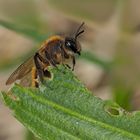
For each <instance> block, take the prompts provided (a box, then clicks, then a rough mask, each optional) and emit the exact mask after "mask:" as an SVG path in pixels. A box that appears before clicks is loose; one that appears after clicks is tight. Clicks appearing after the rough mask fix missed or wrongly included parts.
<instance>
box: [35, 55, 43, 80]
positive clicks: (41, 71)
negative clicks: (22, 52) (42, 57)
mask: <svg viewBox="0 0 140 140" xmlns="http://www.w3.org/2000/svg"><path fill="white" fill-rule="evenodd" d="M34 62H35V66H36V69H37V74H38V76H39V79H40V81H41V82H42V83H43V77H44V73H43V70H42V67H41V64H40V62H39V54H38V53H36V54H35V56H34Z"/></svg>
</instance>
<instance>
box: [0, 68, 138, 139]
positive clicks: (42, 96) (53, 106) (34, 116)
mask: <svg viewBox="0 0 140 140" xmlns="http://www.w3.org/2000/svg"><path fill="white" fill-rule="evenodd" d="M50 71H51V72H52V73H53V78H52V79H51V80H46V81H45V83H44V85H41V86H40V88H39V89H34V88H23V87H21V86H19V85H14V87H13V88H12V93H13V95H14V96H16V100H15V99H13V98H11V97H10V96H8V95H7V94H6V93H3V98H4V101H5V103H6V104H7V105H8V106H9V107H10V108H11V109H12V110H13V112H14V115H15V116H16V118H17V119H18V120H19V121H20V122H21V123H23V124H24V125H25V127H27V128H28V129H30V130H31V131H32V132H33V133H34V134H35V135H36V136H38V137H40V138H41V139H42V140H48V139H57V140H59V139H60V140H62V139H66V140H80V139H81V140H93V139H96V140H112V139H113V140H139V139H140V112H135V113H128V112H126V111H125V110H123V109H122V108H120V107H119V106H118V105H117V104H115V103H112V102H109V101H102V100H101V99H99V98H97V97H95V96H93V95H92V94H91V92H90V91H88V90H87V89H86V88H85V86H84V85H83V84H82V83H81V82H80V81H79V80H77V78H76V77H75V76H74V75H73V73H72V72H71V70H69V69H66V68H64V67H62V66H59V67H58V69H57V68H50Z"/></svg>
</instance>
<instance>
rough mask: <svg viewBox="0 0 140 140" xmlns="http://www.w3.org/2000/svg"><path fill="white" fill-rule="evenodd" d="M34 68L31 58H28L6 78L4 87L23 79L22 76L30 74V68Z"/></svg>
mask: <svg viewBox="0 0 140 140" xmlns="http://www.w3.org/2000/svg"><path fill="white" fill-rule="evenodd" d="M33 66H34V61H33V57H31V58H29V59H28V60H27V61H25V62H24V63H23V64H21V65H20V66H19V67H18V68H17V69H16V70H15V71H14V72H13V73H12V74H11V75H10V77H9V78H8V80H7V81H6V85H9V84H12V83H13V82H15V81H16V80H20V79H23V77H24V76H26V75H28V73H30V72H31V70H32V67H33Z"/></svg>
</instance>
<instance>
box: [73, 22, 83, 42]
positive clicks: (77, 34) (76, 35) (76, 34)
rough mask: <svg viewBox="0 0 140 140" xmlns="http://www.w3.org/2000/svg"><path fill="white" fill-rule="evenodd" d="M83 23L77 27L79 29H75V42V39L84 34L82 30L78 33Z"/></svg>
mask: <svg viewBox="0 0 140 140" xmlns="http://www.w3.org/2000/svg"><path fill="white" fill-rule="evenodd" d="M84 24H85V23H84V22H82V24H81V25H80V26H79V28H78V29H77V31H76V33H75V40H76V39H77V37H78V36H79V35H80V34H82V33H83V32H84V30H82V31H80V29H81V28H82V27H83V26H84Z"/></svg>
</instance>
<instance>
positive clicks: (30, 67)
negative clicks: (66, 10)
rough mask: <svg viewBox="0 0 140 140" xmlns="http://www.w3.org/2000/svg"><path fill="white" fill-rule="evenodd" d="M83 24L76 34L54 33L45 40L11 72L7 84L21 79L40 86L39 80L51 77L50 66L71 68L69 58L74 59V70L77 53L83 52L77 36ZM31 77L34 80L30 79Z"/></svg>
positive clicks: (81, 31)
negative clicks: (67, 61) (68, 62)
mask: <svg viewBox="0 0 140 140" xmlns="http://www.w3.org/2000/svg"><path fill="white" fill-rule="evenodd" d="M83 25H84V23H82V24H81V25H80V26H79V27H78V29H77V31H76V33H75V34H74V36H64V35H54V36H52V37H50V38H49V39H47V40H46V41H44V43H43V44H42V45H41V47H40V49H39V50H38V51H37V52H36V53H35V54H34V56H32V57H30V58H29V59H28V60H27V61H25V62H24V63H23V64H21V65H20V66H19V67H18V68H17V69H16V70H15V71H14V72H13V73H12V74H11V76H10V77H9V78H8V80H7V82H6V85H9V84H12V83H13V82H15V81H16V80H20V84H21V85H24V86H31V85H32V86H33V87H38V80H40V81H41V82H43V79H44V77H51V73H50V72H49V71H48V66H54V67H57V65H59V64H64V65H65V66H67V67H69V68H70V66H69V65H68V64H67V63H65V62H66V60H67V59H71V60H72V63H73V67H72V70H74V66H75V54H79V55H80V52H81V45H80V43H79V41H78V40H77V38H78V36H79V35H80V34H82V33H83V32H84V30H83V29H82V30H81V28H82V27H83ZM30 78H31V79H32V80H30ZM30 81H31V82H30Z"/></svg>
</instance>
